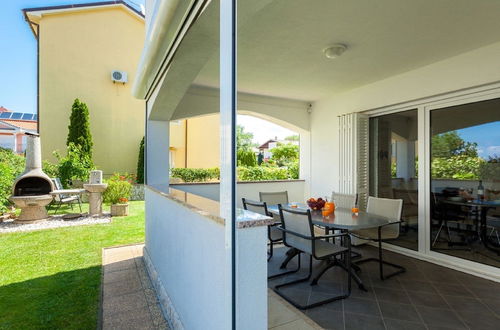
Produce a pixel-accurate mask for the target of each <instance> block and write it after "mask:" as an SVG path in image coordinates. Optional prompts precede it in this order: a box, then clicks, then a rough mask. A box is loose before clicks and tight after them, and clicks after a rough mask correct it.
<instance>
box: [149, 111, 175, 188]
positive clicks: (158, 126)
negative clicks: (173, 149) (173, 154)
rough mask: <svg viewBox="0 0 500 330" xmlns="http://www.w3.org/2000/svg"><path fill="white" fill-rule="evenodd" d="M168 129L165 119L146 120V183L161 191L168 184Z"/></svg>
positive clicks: (168, 123) (167, 122)
mask: <svg viewBox="0 0 500 330" xmlns="http://www.w3.org/2000/svg"><path fill="white" fill-rule="evenodd" d="M169 131H170V122H169V121H167V120H165V121H160V120H148V121H147V138H146V166H145V168H146V183H147V184H148V185H150V186H154V187H155V188H157V189H159V190H162V191H168V185H169V171H170V168H169V158H170V155H169V154H170V150H169V144H170V143H169Z"/></svg>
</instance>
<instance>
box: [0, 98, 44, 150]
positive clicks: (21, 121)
mask: <svg viewBox="0 0 500 330" xmlns="http://www.w3.org/2000/svg"><path fill="white" fill-rule="evenodd" d="M36 132H37V115H36V114H32V113H22V112H13V111H11V110H9V109H7V108H4V107H0V147H2V148H6V149H11V150H12V151H14V152H15V153H18V154H21V153H23V152H24V150H25V149H26V137H25V136H26V134H25V133H36Z"/></svg>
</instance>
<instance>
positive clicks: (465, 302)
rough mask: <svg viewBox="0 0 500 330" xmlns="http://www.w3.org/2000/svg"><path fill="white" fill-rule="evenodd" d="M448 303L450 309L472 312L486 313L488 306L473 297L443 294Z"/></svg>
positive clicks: (459, 311)
mask: <svg viewBox="0 0 500 330" xmlns="http://www.w3.org/2000/svg"><path fill="white" fill-rule="evenodd" d="M443 297H444V299H445V300H446V302H447V303H448V305H450V306H451V308H452V309H454V310H455V311H457V312H458V313H461V312H474V313H485V312H486V313H488V312H490V310H489V308H488V307H487V306H486V305H485V304H484V303H482V302H481V300H479V299H478V298H474V297H456V296H443Z"/></svg>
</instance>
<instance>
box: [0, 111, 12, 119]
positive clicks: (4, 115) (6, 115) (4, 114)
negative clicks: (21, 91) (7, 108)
mask: <svg viewBox="0 0 500 330" xmlns="http://www.w3.org/2000/svg"><path fill="white" fill-rule="evenodd" d="M11 114H12V112H2V113H0V119H9V118H10V115H11Z"/></svg>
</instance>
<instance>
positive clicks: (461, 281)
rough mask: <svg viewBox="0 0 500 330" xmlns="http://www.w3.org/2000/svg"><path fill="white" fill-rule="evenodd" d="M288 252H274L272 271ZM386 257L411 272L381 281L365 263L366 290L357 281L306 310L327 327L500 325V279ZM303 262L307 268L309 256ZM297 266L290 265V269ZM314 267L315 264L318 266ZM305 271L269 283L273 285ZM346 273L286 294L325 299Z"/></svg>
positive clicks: (367, 252)
mask: <svg viewBox="0 0 500 330" xmlns="http://www.w3.org/2000/svg"><path fill="white" fill-rule="evenodd" d="M285 251H286V249H285V248H279V249H277V250H275V256H274V257H273V258H272V259H271V261H270V262H269V273H270V274H275V273H277V272H279V265H280V263H281V261H282V260H283V256H284V252H285ZM359 251H360V252H361V253H362V254H363V257H368V256H373V255H375V254H376V249H374V248H373V247H363V248H362V249H359ZM384 255H385V257H386V260H388V261H392V262H394V263H397V264H400V265H403V266H405V267H406V269H407V272H406V273H404V274H400V275H398V276H395V277H393V278H391V279H389V280H386V281H381V280H380V279H379V278H378V265H377V264H376V263H365V264H363V265H362V266H361V268H362V272H361V273H360V276H361V278H362V280H363V281H364V283H365V285H366V286H367V288H368V292H364V291H361V290H360V289H359V288H358V287H357V286H356V285H355V284H354V285H353V291H352V294H351V296H350V297H349V298H347V299H345V300H341V301H337V302H333V303H330V304H327V305H323V306H321V307H317V308H313V309H310V310H308V311H305V314H306V315H308V316H309V317H310V318H311V319H313V320H314V321H315V322H317V323H318V324H319V325H321V326H322V327H324V328H327V329H499V328H500V283H495V282H492V281H487V280H484V279H481V278H478V277H474V276H471V275H468V274H464V273H461V272H457V271H454V270H451V269H448V268H444V267H441V266H438V265H434V264H430V263H427V262H423V261H420V260H416V259H413V258H409V257H406V256H403V255H399V254H395V253H392V252H389V251H385V252H384ZM302 265H303V266H302V267H303V269H304V270H305V268H307V265H308V262H306V259H303V262H302ZM294 266H295V264H293V263H290V266H289V268H290V269H292V268H294ZM314 267H315V268H317V267H318V264H317V263H316V264H315V266H314ZM387 270H388V271H389V269H387ZM305 274H306V273H305V272H302V273H300V274H294V275H289V276H287V277H286V278H283V277H282V278H279V279H276V280H273V281H269V287H270V288H272V287H274V285H276V284H278V283H282V282H283V281H289V280H290V279H291V278H297V277H303V276H304V275H305ZM345 274H346V273H345V272H343V271H342V270H340V269H338V267H335V268H334V269H331V270H329V271H328V272H327V273H326V274H325V275H324V276H323V277H322V279H321V280H320V282H319V283H318V285H317V286H310V285H309V283H301V284H299V285H295V286H293V287H290V288H289V289H286V290H285V291H284V292H285V293H287V294H289V295H290V296H291V297H293V298H294V299H296V300H297V301H299V302H300V303H307V302H312V301H315V300H318V299H323V298H325V297H329V296H332V295H335V294H338V293H339V292H340V291H341V290H342V289H343V287H344V286H345V283H346V275H345ZM353 283H354V282H353Z"/></svg>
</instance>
